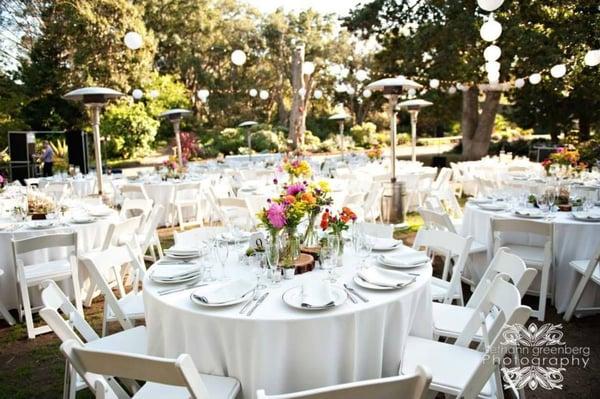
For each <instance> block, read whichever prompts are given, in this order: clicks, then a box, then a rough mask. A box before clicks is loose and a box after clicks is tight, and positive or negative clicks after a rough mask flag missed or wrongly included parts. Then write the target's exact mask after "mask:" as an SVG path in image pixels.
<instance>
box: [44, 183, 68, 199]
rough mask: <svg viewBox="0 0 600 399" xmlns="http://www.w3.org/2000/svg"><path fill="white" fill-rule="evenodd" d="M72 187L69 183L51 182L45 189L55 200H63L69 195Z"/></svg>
mask: <svg viewBox="0 0 600 399" xmlns="http://www.w3.org/2000/svg"><path fill="white" fill-rule="evenodd" d="M70 189H71V185H70V184H69V183H58V182H51V183H48V184H47V185H46V187H44V189H43V191H44V192H45V193H46V194H48V195H49V196H51V197H52V198H53V199H54V200H55V201H57V202H61V201H63V200H64V198H65V197H66V196H67V194H68V193H69V191H70Z"/></svg>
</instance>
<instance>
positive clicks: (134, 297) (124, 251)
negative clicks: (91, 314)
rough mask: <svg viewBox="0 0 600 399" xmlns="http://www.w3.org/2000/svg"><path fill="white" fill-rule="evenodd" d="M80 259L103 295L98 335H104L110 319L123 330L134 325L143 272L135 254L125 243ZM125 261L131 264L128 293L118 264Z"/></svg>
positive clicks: (141, 302)
mask: <svg viewBox="0 0 600 399" xmlns="http://www.w3.org/2000/svg"><path fill="white" fill-rule="evenodd" d="M80 259H81V262H82V263H83V265H84V266H85V267H86V269H87V271H88V273H89V274H90V276H91V278H92V281H93V282H94V284H95V286H96V287H98V288H99V289H100V291H101V292H102V294H103V295H104V315H103V318H102V336H105V335H106V328H107V324H108V323H109V322H111V321H115V320H117V321H118V322H119V324H120V325H121V327H122V328H123V329H124V330H126V329H129V328H133V327H134V323H135V320H143V319H144V299H143V296H142V292H141V291H140V290H139V289H138V286H139V282H140V281H141V280H142V279H143V276H144V274H145V268H144V267H143V266H142V265H141V264H140V262H139V258H138V256H137V255H135V254H134V253H132V251H131V250H130V249H129V248H128V247H126V246H119V247H115V246H112V247H109V248H108V249H106V250H103V251H99V252H91V253H87V254H85V255H83V256H81V258H80ZM125 264H131V265H132V266H133V268H134V271H133V273H134V278H133V279H132V280H133V284H132V286H133V288H132V290H131V291H130V292H128V293H126V292H125V287H124V285H123V277H122V273H121V269H122V265H125ZM108 275H112V277H113V278H114V280H115V281H116V283H117V287H118V291H119V295H120V298H117V297H116V296H115V294H114V293H113V290H112V289H111V287H110V283H109V281H108V279H107V276H108Z"/></svg>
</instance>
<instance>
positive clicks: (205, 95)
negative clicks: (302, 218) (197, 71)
mask: <svg viewBox="0 0 600 399" xmlns="http://www.w3.org/2000/svg"><path fill="white" fill-rule="evenodd" d="M196 94H197V95H198V98H199V99H200V101H202V102H204V101H206V99H207V98H208V96H209V94H210V92H209V91H208V90H206V89H200V90H198V92H197V93H196Z"/></svg>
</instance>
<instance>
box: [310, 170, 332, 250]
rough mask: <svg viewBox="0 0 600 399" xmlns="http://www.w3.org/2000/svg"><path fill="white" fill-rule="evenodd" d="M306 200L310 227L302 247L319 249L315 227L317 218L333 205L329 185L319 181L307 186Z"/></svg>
mask: <svg viewBox="0 0 600 399" xmlns="http://www.w3.org/2000/svg"><path fill="white" fill-rule="evenodd" d="M304 198H305V201H306V203H307V216H308V225H307V227H306V231H305V232H304V236H303V237H302V245H303V246H304V247H305V248H317V247H318V246H319V238H318V236H317V232H316V226H315V223H316V220H317V217H318V216H319V214H320V213H321V211H322V210H323V208H324V207H326V206H330V205H331V204H332V203H333V199H332V198H331V188H330V187H329V183H327V182H326V181H319V182H315V183H310V184H308V185H306V191H305V193H304Z"/></svg>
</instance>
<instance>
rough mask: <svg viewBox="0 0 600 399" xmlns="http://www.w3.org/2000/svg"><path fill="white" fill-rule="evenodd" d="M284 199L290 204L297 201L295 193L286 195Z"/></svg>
mask: <svg viewBox="0 0 600 399" xmlns="http://www.w3.org/2000/svg"><path fill="white" fill-rule="evenodd" d="M283 200H284V201H285V202H287V203H288V204H293V203H294V202H296V197H294V196H293V195H286V196H285V197H283Z"/></svg>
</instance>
